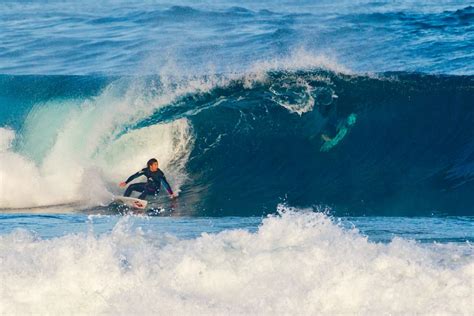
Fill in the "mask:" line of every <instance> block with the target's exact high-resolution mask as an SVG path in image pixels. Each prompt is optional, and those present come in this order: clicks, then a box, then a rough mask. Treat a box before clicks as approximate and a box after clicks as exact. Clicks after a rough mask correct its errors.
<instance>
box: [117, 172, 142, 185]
mask: <svg viewBox="0 0 474 316" xmlns="http://www.w3.org/2000/svg"><path fill="white" fill-rule="evenodd" d="M143 174H144V172H143V170H140V171H138V172H137V173H134V174H132V175H131V176H130V177H128V179H127V180H125V182H120V186H121V187H124V186H126V185H127V184H129V183H130V182H131V181H133V180H134V179H136V178H138V177H140V176H142V175H143Z"/></svg>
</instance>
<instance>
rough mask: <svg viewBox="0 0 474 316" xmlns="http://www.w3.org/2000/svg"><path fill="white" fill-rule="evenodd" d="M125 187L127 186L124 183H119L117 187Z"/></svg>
mask: <svg viewBox="0 0 474 316" xmlns="http://www.w3.org/2000/svg"><path fill="white" fill-rule="evenodd" d="M126 185H127V184H126V183H125V182H120V183H119V187H121V188H123V187H125V186H126Z"/></svg>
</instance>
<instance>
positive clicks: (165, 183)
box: [161, 176, 176, 197]
mask: <svg viewBox="0 0 474 316" xmlns="http://www.w3.org/2000/svg"><path fill="white" fill-rule="evenodd" d="M161 183H163V186H164V187H165V189H166V191H168V194H169V195H171V196H172V197H175V196H176V195H175V194H174V193H173V190H171V186H170V184H169V183H168V180H166V178H165V177H164V176H163V178H161Z"/></svg>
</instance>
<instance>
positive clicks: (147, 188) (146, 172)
mask: <svg viewBox="0 0 474 316" xmlns="http://www.w3.org/2000/svg"><path fill="white" fill-rule="evenodd" d="M140 176H145V177H147V182H146V183H145V182H141V183H134V184H132V185H130V186H129V187H128V188H127V190H126V191H125V193H124V196H130V194H132V192H133V191H137V192H141V194H140V196H139V197H138V198H139V199H144V198H145V197H146V196H147V195H157V194H158V193H159V192H160V188H161V183H162V182H163V186H164V187H165V188H166V190H167V191H168V193H169V194H173V190H171V186H170V184H169V183H168V181H167V180H166V177H165V175H164V173H163V171H161V170H160V169H158V170H156V171H155V172H152V171H150V169H149V168H143V169H142V170H141V171H138V172H137V173H135V174H132V175H131V176H130V177H129V178H128V179H127V181H125V183H127V184H128V183H129V182H131V181H132V180H134V179H136V178H138V177H140Z"/></svg>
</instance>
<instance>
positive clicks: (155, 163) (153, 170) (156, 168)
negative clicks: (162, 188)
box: [150, 162, 158, 172]
mask: <svg viewBox="0 0 474 316" xmlns="http://www.w3.org/2000/svg"><path fill="white" fill-rule="evenodd" d="M156 170H158V163H157V162H154V163H152V164H151V165H150V171H152V172H155V171H156Z"/></svg>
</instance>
